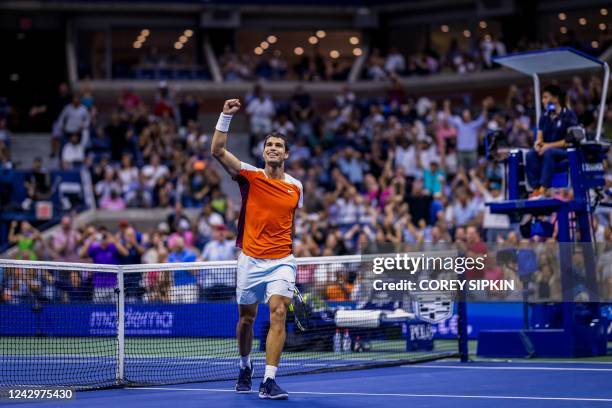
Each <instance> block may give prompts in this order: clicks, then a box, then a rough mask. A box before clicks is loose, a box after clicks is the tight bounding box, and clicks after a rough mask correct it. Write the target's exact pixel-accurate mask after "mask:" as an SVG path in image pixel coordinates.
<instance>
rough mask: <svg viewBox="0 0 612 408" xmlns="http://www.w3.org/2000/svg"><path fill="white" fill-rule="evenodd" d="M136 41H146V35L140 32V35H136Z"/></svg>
mask: <svg viewBox="0 0 612 408" xmlns="http://www.w3.org/2000/svg"><path fill="white" fill-rule="evenodd" d="M136 41H138V42H142V43H143V42H145V41H147V36H146V35H142V34H140V35H139V36H138V38H137V39H136Z"/></svg>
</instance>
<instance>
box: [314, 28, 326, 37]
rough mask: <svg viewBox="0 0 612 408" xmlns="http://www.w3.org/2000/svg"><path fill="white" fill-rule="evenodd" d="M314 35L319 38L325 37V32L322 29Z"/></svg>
mask: <svg viewBox="0 0 612 408" xmlns="http://www.w3.org/2000/svg"><path fill="white" fill-rule="evenodd" d="M315 35H316V36H317V37H319V38H325V37H326V36H327V33H326V32H325V31H323V30H319V31H317V32H316V33H315Z"/></svg>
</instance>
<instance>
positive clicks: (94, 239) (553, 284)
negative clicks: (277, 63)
mask: <svg viewBox="0 0 612 408" xmlns="http://www.w3.org/2000/svg"><path fill="white" fill-rule="evenodd" d="M600 94H601V82H600V81H599V80H598V78H596V77H592V78H590V79H588V81H586V82H585V81H584V80H583V79H582V78H580V77H575V78H574V79H573V81H572V84H571V86H570V87H569V89H568V90H567V103H568V106H571V107H572V108H573V109H574V110H575V111H576V113H577V116H578V118H579V120H580V122H581V123H582V124H584V126H585V127H586V129H587V131H592V130H593V129H594V126H595V114H596V112H595V107H596V106H597V102H598V100H599V95H600ZM243 105H244V112H245V113H246V114H247V115H248V116H249V123H250V134H251V137H250V140H251V153H252V157H251V161H252V162H253V163H254V164H257V165H259V166H261V165H262V163H261V152H262V149H263V146H262V138H263V136H264V135H265V134H267V133H269V132H271V131H275V132H279V133H282V134H284V135H285V137H286V138H287V140H288V141H289V147H290V157H289V160H288V162H287V163H286V171H287V172H288V173H289V174H291V175H292V176H294V177H296V178H297V179H299V180H301V181H302V183H303V185H304V191H305V195H304V207H303V208H302V209H300V210H298V211H297V212H296V221H295V223H296V228H295V234H296V235H295V237H296V239H295V254H296V256H298V257H305V256H332V255H345V254H363V253H366V252H368V251H377V250H378V251H380V250H383V249H388V248H389V245H392V250H400V249H402V250H420V249H424V248H432V249H435V248H437V247H443V246H445V245H448V244H450V243H454V244H455V245H457V246H459V247H461V248H463V249H464V250H465V251H467V252H468V253H471V254H484V253H487V252H488V251H489V250H490V249H491V248H492V247H493V246H498V247H504V246H511V247H516V248H529V247H530V245H531V246H532V247H533V245H534V243H537V244H538V247H537V248H539V249H537V252H538V254H539V255H538V259H540V260H542V261H541V262H539V263H538V265H537V267H536V269H537V272H536V273H535V275H534V276H535V278H534V281H533V282H532V284H533V285H536V287H537V294H538V297H539V298H549V297H555V295H557V294H558V292H559V282H558V277H557V276H556V275H555V274H554V273H551V271H554V270H555V269H554V266H551V265H549V264H546V265H545V264H544V261H543V259H548V260H550V256H548V257H547V256H546V254H548V253H549V251H548V252H547V250H546V248H547V246H546V243H550V242H554V241H551V240H550V239H549V240H548V241H546V240H544V239H540V240H539V241H545V242H539V243H538V238H537V237H536V238H534V239H532V240H531V241H529V240H524V239H521V238H520V234H519V231H518V226H517V225H515V224H511V223H510V220H509V219H508V218H507V217H506V216H500V215H494V214H491V213H490V212H489V211H488V209H487V207H486V206H485V202H487V201H495V200H501V199H502V196H503V194H502V191H503V185H502V181H503V177H502V172H503V168H502V166H501V165H500V164H499V163H495V162H491V161H488V160H487V159H486V158H485V156H484V150H483V139H484V135H485V133H486V132H487V131H492V130H503V131H504V132H505V133H506V134H507V135H508V141H509V144H511V145H512V146H521V147H530V146H531V145H532V144H533V136H532V135H533V127H534V124H533V123H532V122H531V120H530V116H531V114H532V112H533V110H534V101H533V95H532V94H531V93H530V92H529V91H526V90H523V89H520V88H518V87H516V86H511V87H510V88H509V90H508V93H507V97H506V99H505V100H499V101H495V100H493V98H491V97H487V98H484V99H483V100H482V101H480V103H477V102H472V101H469V100H467V101H464V104H463V105H459V104H457V103H456V102H455V103H453V102H451V101H450V100H448V99H442V100H437V101H436V100H431V99H429V98H426V97H421V98H418V99H415V98H412V97H409V96H408V95H407V94H406V93H405V91H404V89H403V88H402V87H401V84H400V83H399V82H398V81H392V82H391V84H390V86H389V89H388V94H387V96H386V98H384V100H382V101H381V100H361V99H358V98H357V96H356V95H355V94H354V93H353V92H352V91H351V90H350V88H348V87H345V89H344V90H343V91H342V92H341V93H339V94H338V95H337V97H336V99H335V103H334V107H333V108H331V109H329V110H326V111H323V110H320V109H319V108H318V106H317V105H316V103H315V101H314V99H313V98H312V97H311V96H310V95H309V94H308V92H306V91H305V90H304V89H303V88H301V87H298V88H297V89H296V90H295V92H294V94H293V95H292V96H291V98H290V99H289V100H286V101H273V100H272V98H270V97H269V96H267V95H266V94H265V92H264V90H263V89H262V88H261V87H258V86H257V87H255V89H254V90H253V92H251V93H250V94H249V95H247V97H245V98H244V104H243ZM198 111H199V106H198V100H197V99H196V98H195V97H194V96H193V95H190V94H185V95H183V96H181V97H180V98H177V97H176V96H175V95H173V93H172V92H170V90H169V89H168V88H167V87H166V86H161V87H160V89H159V92H158V95H157V97H156V100H155V103H154V105H153V106H151V107H149V106H147V105H146V104H145V103H144V102H143V100H142V98H141V97H140V96H139V95H138V94H137V93H135V92H134V91H133V90H126V91H125V92H123V94H122V95H121V97H120V98H119V100H118V104H117V108H116V110H115V111H113V112H112V113H111V114H110V115H109V119H108V121H106V122H105V121H102V120H101V119H100V116H101V115H99V113H98V112H97V109H96V105H95V98H94V96H93V95H91V94H89V95H88V94H86V93H85V94H83V95H81V96H79V95H77V94H75V95H74V96H73V97H72V98H71V102H70V103H69V104H67V105H66V106H65V108H64V110H63V111H62V113H61V114H60V118H61V121H58V122H59V123H58V124H57V126H55V130H54V137H55V139H54V140H55V141H54V146H57V147H58V149H57V150H56V152H58V154H60V157H61V163H62V164H61V165H62V167H64V168H73V167H77V166H80V165H83V164H85V165H87V168H88V169H89V170H90V172H91V177H92V180H93V182H94V190H95V194H96V196H97V200H98V204H99V206H100V208H103V209H107V210H110V211H120V210H123V209H124V208H152V207H160V208H170V209H172V211H170V214H169V216H168V218H167V219H166V220H164V221H163V222H161V223H160V224H159V226H158V227H157V228H156V229H151V230H138V228H137V227H136V226H134V225H130V223H129V222H128V221H127V220H126V221H122V222H121V223H120V225H119V232H117V233H112V232H110V231H109V229H107V228H106V227H96V226H93V225H81V226H74V225H73V223H72V220H71V218H70V217H64V218H63V219H62V222H61V228H59V230H58V231H57V232H56V233H55V234H54V235H53V236H51V237H49V238H48V239H43V238H42V235H41V234H40V233H39V232H38V231H36V230H35V229H34V228H32V227H31V226H30V225H29V224H28V223H27V222H22V223H21V225H19V226H18V225H17V224H14V225H13V226H12V227H11V236H10V240H11V243H13V244H15V245H16V246H17V248H18V251H17V258H18V259H29V260H35V259H42V260H54V261H70V262H83V261H86V262H95V263H100V264H141V263H143V264H153V263H165V262H194V261H221V260H232V259H235V255H236V253H235V248H234V243H233V238H234V236H235V232H236V220H237V216H238V210H239V208H238V203H235V202H232V200H231V199H229V198H228V197H227V195H226V194H225V193H224V192H223V190H222V188H221V176H220V174H219V173H218V172H217V171H216V170H215V169H214V167H213V166H211V158H210V154H209V149H210V147H209V143H208V142H209V140H208V137H207V136H206V134H203V133H201V130H200V128H199V124H198ZM606 120H607V125H606V126H607V129H606V131H607V132H609V131H610V128H609V126H610V123H612V109H608V111H607V112H606ZM62 144H63V147H62ZM32 180H33V181H32V182H33V183H35V182H36V179H35V178H33V179H32ZM185 208H197V213H198V215H197V216H196V217H193V216H190V215H188V214H187V212H186V211H185ZM595 220H596V226H595V227H596V228H595V232H596V238H597V241H598V242H612V239H610V238H612V227H611V226H610V225H611V223H610V220H609V218H608V217H607V216H606V215H601V216H600V217H597V218H596V219H595ZM109 227H112V226H109ZM608 249H610V248H608ZM602 259H605V257H602ZM610 265H612V263H609V262H608V263H605V262H604V263H600V265H599V273H600V277H601V278H602V279H603V280H604V281H605V282H606V284H607V286H606V290H607V291H608V292H609V293H610V294H612V269H611V267H610ZM3 274H4V276H3V279H0V280H1V281H2V282H3V286H2V300H3V301H6V302H12V301H19V300H20V299H24V298H25V299H27V298H31V297H32V296H34V297H42V298H45V299H53V300H79V299H81V300H84V299H93V300H94V301H104V300H108V299H109V298H110V297H112V296H114V292H113V291H112V290H111V288H112V287H113V286H114V285H115V282H114V281H113V280H112V279H110V278H109V277H104V276H100V274H95V273H94V274H88V273H84V272H76V271H75V272H71V273H69V274H68V275H66V274H64V273H52V272H49V271H44V272H41V271H36V270H25V269H16V268H5V269H4V270H3ZM509 274H516V271H513V270H512V268H502V267H499V266H497V265H491V266H490V268H487V269H485V270H484V271H482V272H477V271H469V272H468V276H469V277H470V278H482V277H486V278H487V279H501V278H503V277H504V276H508V275H509ZM102 275H103V274H102ZM340 275H342V276H340ZM340 275H338V274H337V273H335V272H333V273H325V271H321V270H317V268H314V267H309V266H305V267H302V268H300V270H299V271H298V283H300V284H304V285H308V284H312V285H314V287H316V288H319V289H318V290H319V291H320V292H321V293H320V294H321V296H322V297H323V298H325V299H327V300H350V299H355V298H357V297H358V296H359V292H360V285H359V278H358V276H357V274H356V273H350V274H346V273H344V272H342V273H340ZM344 275H346V276H344ZM134 276H135V277H136V278H137V279H136V278H135V279H136V280H126V295H127V296H128V298H129V299H131V300H134V301H173V302H195V301H198V300H202V299H227V298H231V296H233V289H232V288H233V286H234V285H235V281H234V279H235V278H234V276H233V274H232V273H231V272H230V271H229V270H220V271H219V273H216V274H212V272H210V271H195V272H189V271H174V272H173V273H162V272H155V271H149V272H147V273H145V274H142V275H139V274H135V275H134ZM321 288H322V289H321Z"/></svg>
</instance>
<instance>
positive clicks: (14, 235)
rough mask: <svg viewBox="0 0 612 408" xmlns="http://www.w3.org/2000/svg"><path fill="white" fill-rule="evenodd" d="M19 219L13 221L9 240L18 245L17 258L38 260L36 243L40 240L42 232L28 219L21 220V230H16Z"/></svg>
mask: <svg viewBox="0 0 612 408" xmlns="http://www.w3.org/2000/svg"><path fill="white" fill-rule="evenodd" d="M16 228H17V221H11V227H10V230H9V237H8V240H9V242H10V243H11V244H16V245H17V259H23V260H28V261H36V260H37V259H38V256H37V255H36V243H37V242H38V241H40V239H41V236H40V232H38V230H37V229H36V228H34V227H32V225H30V223H29V222H27V221H21V224H19V231H17V230H16Z"/></svg>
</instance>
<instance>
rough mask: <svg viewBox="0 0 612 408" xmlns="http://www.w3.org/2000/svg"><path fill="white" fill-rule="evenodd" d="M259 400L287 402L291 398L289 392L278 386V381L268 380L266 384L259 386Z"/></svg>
mask: <svg viewBox="0 0 612 408" xmlns="http://www.w3.org/2000/svg"><path fill="white" fill-rule="evenodd" d="M259 398H262V399H273V400H285V399H287V398H289V394H288V393H287V391H285V390H283V389H282V388H281V387H279V386H278V384H276V381H274V380H273V379H271V378H268V379H267V380H266V381H265V382H262V383H261V384H260V385H259Z"/></svg>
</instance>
